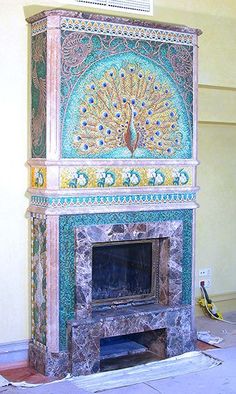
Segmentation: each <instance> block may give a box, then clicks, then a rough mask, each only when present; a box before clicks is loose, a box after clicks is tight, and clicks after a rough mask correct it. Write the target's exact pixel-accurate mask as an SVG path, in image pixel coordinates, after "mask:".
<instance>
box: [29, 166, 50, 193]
mask: <svg viewBox="0 0 236 394" xmlns="http://www.w3.org/2000/svg"><path fill="white" fill-rule="evenodd" d="M31 187H36V188H39V189H45V188H46V187H47V168H46V167H32V168H31Z"/></svg>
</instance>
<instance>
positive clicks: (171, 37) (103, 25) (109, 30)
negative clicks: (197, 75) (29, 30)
mask: <svg viewBox="0 0 236 394" xmlns="http://www.w3.org/2000/svg"><path fill="white" fill-rule="evenodd" d="M61 29H62V30H67V31H77V32H86V33H95V34H103V35H104V34H105V35H106V36H116V37H125V38H133V39H134V38H135V39H139V40H148V41H161V42H168V43H174V44H182V45H191V46H192V45H193V37H194V36H193V34H188V33H182V32H176V31H170V30H162V29H153V28H150V27H143V26H132V25H123V24H119V23H111V22H105V21H94V20H84V19H78V18H62V19H61Z"/></svg>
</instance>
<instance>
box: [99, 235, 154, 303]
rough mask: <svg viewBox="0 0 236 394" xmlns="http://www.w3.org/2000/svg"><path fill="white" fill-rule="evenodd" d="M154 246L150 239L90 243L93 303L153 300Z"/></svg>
mask: <svg viewBox="0 0 236 394" xmlns="http://www.w3.org/2000/svg"><path fill="white" fill-rule="evenodd" d="M157 258H158V249H157V246H156V242H154V241H151V240H143V241H139V242H137V241H132V242H113V243H108V244H106V243H102V244H94V245H93V248H92V300H93V304H98V305H99V304H100V305H107V304H108V305H117V304H127V303H135V302H140V303H142V302H144V301H152V300H153V301H154V299H155V294H156V275H158V272H157V270H156V267H157V264H158V263H157V261H156V260H155V259H157Z"/></svg>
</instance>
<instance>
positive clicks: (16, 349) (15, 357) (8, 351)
mask: <svg viewBox="0 0 236 394" xmlns="http://www.w3.org/2000/svg"><path fill="white" fill-rule="evenodd" d="M28 352H29V341H28V340H23V341H16V342H8V343H0V369H1V370H4V369H10V368H22V367H25V366H27V365H28Z"/></svg>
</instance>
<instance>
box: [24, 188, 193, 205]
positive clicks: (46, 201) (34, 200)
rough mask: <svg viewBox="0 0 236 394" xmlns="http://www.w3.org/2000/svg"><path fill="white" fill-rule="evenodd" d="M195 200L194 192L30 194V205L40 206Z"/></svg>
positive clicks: (149, 203) (144, 203)
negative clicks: (57, 195) (47, 195)
mask: <svg viewBox="0 0 236 394" xmlns="http://www.w3.org/2000/svg"><path fill="white" fill-rule="evenodd" d="M195 200H196V193H193V192H188V193H159V194H126V195H120V196H114V195H102V196H100V195H99V196H81V197H74V196H71V197H44V196H32V197H31V205H32V206H35V207H41V208H48V207H49V208H73V207H94V206H98V207H106V206H112V207H113V206H122V205H125V206H127V205H131V206H132V205H133V204H140V205H152V204H158V203H160V204H165V203H168V204H173V205H174V204H180V203H186V202H192V201H195Z"/></svg>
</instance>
